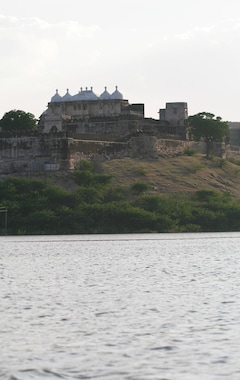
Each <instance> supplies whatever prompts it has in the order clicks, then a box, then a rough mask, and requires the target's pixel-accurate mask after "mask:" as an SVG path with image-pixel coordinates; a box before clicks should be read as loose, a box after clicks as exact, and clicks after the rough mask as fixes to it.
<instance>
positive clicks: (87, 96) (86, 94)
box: [72, 87, 98, 100]
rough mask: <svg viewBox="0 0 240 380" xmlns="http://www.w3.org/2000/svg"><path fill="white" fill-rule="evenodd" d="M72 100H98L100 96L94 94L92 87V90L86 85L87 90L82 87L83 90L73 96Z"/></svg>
mask: <svg viewBox="0 0 240 380" xmlns="http://www.w3.org/2000/svg"><path fill="white" fill-rule="evenodd" d="M72 100H98V96H97V95H96V94H94V92H93V90H92V87H91V89H90V90H88V88H87V87H86V90H83V89H82V87H81V91H79V93H78V94H76V95H74V96H73V97H72Z"/></svg>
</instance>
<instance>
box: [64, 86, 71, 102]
mask: <svg viewBox="0 0 240 380" xmlns="http://www.w3.org/2000/svg"><path fill="white" fill-rule="evenodd" d="M71 100H72V95H70V94H69V90H68V89H67V92H66V94H65V95H64V96H63V97H62V102H69V101H71Z"/></svg>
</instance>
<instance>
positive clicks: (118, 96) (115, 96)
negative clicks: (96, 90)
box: [111, 86, 123, 100]
mask: <svg viewBox="0 0 240 380" xmlns="http://www.w3.org/2000/svg"><path fill="white" fill-rule="evenodd" d="M111 99H116V100H122V99H123V96H122V94H121V92H119V91H118V88H117V86H116V90H115V91H114V92H113V93H112V95H111Z"/></svg>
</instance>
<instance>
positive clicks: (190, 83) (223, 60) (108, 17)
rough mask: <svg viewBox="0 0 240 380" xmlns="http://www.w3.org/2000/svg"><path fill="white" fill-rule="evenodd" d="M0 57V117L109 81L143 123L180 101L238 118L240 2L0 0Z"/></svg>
mask: <svg viewBox="0 0 240 380" xmlns="http://www.w3.org/2000/svg"><path fill="white" fill-rule="evenodd" d="M0 51H1V56H0V83H1V101H0V117H2V116H3V115H4V113H5V112H8V111H10V110H12V109H20V110H24V111H25V112H31V113H33V114H34V115H35V117H36V118H39V116H40V115H41V113H42V112H43V111H45V110H46V108H47V104H48V102H49V101H50V99H51V97H52V96H53V95H54V94H55V92H56V89H58V91H59V93H60V95H64V94H65V93H66V89H67V88H68V89H69V92H70V94H71V95H74V94H76V93H78V92H79V91H80V88H81V87H83V88H86V87H88V88H90V87H93V91H94V92H95V93H96V94H97V95H100V94H101V93H102V92H103V91H104V87H105V86H106V87H107V90H108V91H109V92H110V93H112V92H114V90H115V86H116V85H117V86H118V90H119V91H120V92H121V93H122V94H123V97H124V99H127V100H128V101H129V103H144V104H145V116H146V117H152V118H154V119H158V117H159V114H158V112H159V109H160V108H165V104H166V103H167V102H187V103H188V112H189V115H194V114H196V113H198V112H204V111H205V112H211V113H213V114H215V115H216V116H221V117H222V119H223V120H226V121H240V74H239V73H240V1H239V0H118V1H113V0H90V1H88V0H84V1H83V0H67V1H63V0H41V1H36V0H21V1H20V0H8V1H5V0H4V1H3V0H0Z"/></svg>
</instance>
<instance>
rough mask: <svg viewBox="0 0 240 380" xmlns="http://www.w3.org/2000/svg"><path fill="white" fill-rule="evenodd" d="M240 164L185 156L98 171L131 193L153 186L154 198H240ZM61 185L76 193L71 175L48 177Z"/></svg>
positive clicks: (118, 163) (110, 164) (126, 161)
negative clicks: (202, 194)
mask: <svg viewBox="0 0 240 380" xmlns="http://www.w3.org/2000/svg"><path fill="white" fill-rule="evenodd" d="M239 164H240V163H239V162H238V161H237V160H235V162H230V161H228V160H224V159H220V158H218V157H213V158H211V159H210V160H208V159H206V157H205V156H204V155H201V154H195V155H192V156H188V155H182V156H178V157H173V158H164V159H159V160H143V159H141V160H139V159H132V158H128V157H126V158H122V159H114V160H109V161H105V162H103V163H100V164H98V165H97V170H98V171H100V172H101V173H104V174H109V175H112V177H113V185H115V186H123V187H124V188H125V189H129V188H130V187H131V185H132V184H134V183H136V182H142V183H146V184H148V185H149V188H150V191H149V192H150V193H152V194H157V193H159V194H169V193H173V194H174V193H183V194H186V195H187V194H189V195H190V194H192V193H194V192H195V191H197V190H218V191H220V192H223V193H229V194H231V195H232V197H233V198H234V199H239V198H240V165H239ZM45 177H50V178H51V179H52V180H53V182H54V183H55V184H57V185H60V186H62V187H63V188H65V189H67V190H74V189H75V188H76V184H75V183H74V181H73V178H72V175H71V173H67V172H65V173H62V172H55V173H46V174H45Z"/></svg>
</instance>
